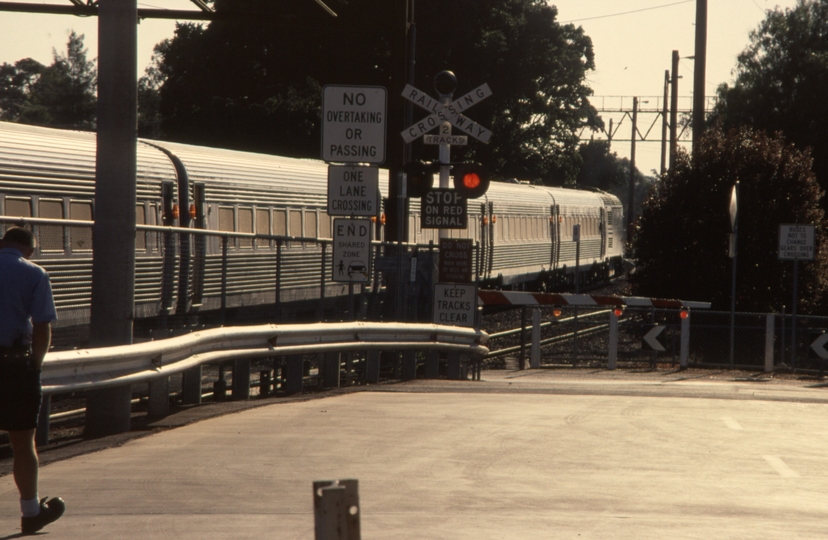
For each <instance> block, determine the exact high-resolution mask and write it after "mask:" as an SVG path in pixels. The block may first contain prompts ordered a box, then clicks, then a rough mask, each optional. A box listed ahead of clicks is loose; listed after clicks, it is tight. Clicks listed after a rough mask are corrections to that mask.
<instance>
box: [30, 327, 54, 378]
mask: <svg viewBox="0 0 828 540" xmlns="http://www.w3.org/2000/svg"><path fill="white" fill-rule="evenodd" d="M32 326H33V329H32V358H33V359H34V361H35V366H37V369H40V368H41V366H42V365H43V358H44V357H45V356H46V353H47V352H49V345H51V343H52V323H50V322H39V323H34V324H33V325H32Z"/></svg>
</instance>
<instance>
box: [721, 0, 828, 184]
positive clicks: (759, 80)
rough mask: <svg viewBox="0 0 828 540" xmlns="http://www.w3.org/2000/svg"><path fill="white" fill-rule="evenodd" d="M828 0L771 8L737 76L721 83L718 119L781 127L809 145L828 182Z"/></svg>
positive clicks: (787, 135) (816, 166) (772, 128)
mask: <svg viewBox="0 0 828 540" xmlns="http://www.w3.org/2000/svg"><path fill="white" fill-rule="evenodd" d="M826 28H828V0H802V1H801V2H800V3H798V4H797V6H796V7H793V8H790V9H787V10H785V11H771V12H768V15H767V17H766V19H765V20H764V21H763V22H762V23H761V24H760V26H759V28H758V29H756V30H755V31H753V32H752V33H751V36H750V45H749V46H748V47H747V48H746V49H745V50H744V52H742V54H741V55H739V59H738V66H737V67H736V81H735V82H734V83H733V85H732V86H729V85H727V84H725V85H722V86H720V87H719V90H718V94H719V103H718V106H717V109H716V111H715V114H714V115H713V121H714V122H715V121H719V122H722V123H723V126H724V127H725V128H731V127H736V126H740V125H745V126H752V127H754V128H759V129H764V130H765V131H767V132H768V133H775V132H777V131H781V132H782V133H784V135H785V138H786V139H787V140H789V141H791V142H793V143H794V144H796V145H797V146H798V147H799V148H803V149H804V148H808V147H810V148H811V149H812V150H813V156H814V171H815V172H816V174H817V178H818V179H819V181H820V184H821V185H822V187H823V189H825V188H827V187H828V124H826V122H825V121H824V119H825V118H826V117H828V100H826V99H825V98H824V94H825V89H826V88H828V32H826Z"/></svg>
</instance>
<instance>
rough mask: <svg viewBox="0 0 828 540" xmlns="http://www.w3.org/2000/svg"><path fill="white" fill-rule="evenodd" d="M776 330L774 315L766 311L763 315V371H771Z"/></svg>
mask: <svg viewBox="0 0 828 540" xmlns="http://www.w3.org/2000/svg"><path fill="white" fill-rule="evenodd" d="M775 330H776V315H774V314H773V313H768V314H767V316H766V317H765V373H770V372H772V371H773V342H774V338H775V337H776V336H775Z"/></svg>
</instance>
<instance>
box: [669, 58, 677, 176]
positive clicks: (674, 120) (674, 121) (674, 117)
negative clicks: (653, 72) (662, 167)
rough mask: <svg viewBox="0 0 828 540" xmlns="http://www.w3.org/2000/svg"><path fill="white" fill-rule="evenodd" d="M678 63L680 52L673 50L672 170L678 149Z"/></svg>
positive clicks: (671, 102) (671, 104)
mask: <svg viewBox="0 0 828 540" xmlns="http://www.w3.org/2000/svg"><path fill="white" fill-rule="evenodd" d="M678 65H679V52H678V51H673V78H672V79H671V80H672V85H671V88H670V91H671V92H672V95H671V96H670V170H671V171H672V170H673V168H674V167H675V166H676V149H677V148H678V80H679V74H678Z"/></svg>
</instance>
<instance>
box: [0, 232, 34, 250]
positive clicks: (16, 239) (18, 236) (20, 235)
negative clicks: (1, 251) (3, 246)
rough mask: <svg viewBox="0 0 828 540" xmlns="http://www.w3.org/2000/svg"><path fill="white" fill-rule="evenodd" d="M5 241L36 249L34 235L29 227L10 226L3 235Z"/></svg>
mask: <svg viewBox="0 0 828 540" xmlns="http://www.w3.org/2000/svg"><path fill="white" fill-rule="evenodd" d="M3 242H13V243H15V244H20V245H21V246H26V247H28V248H32V249H34V246H35V244H34V235H33V234H32V231H30V230H29V229H24V228H23V227H9V229H8V230H7V231H6V234H4V235H3Z"/></svg>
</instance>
